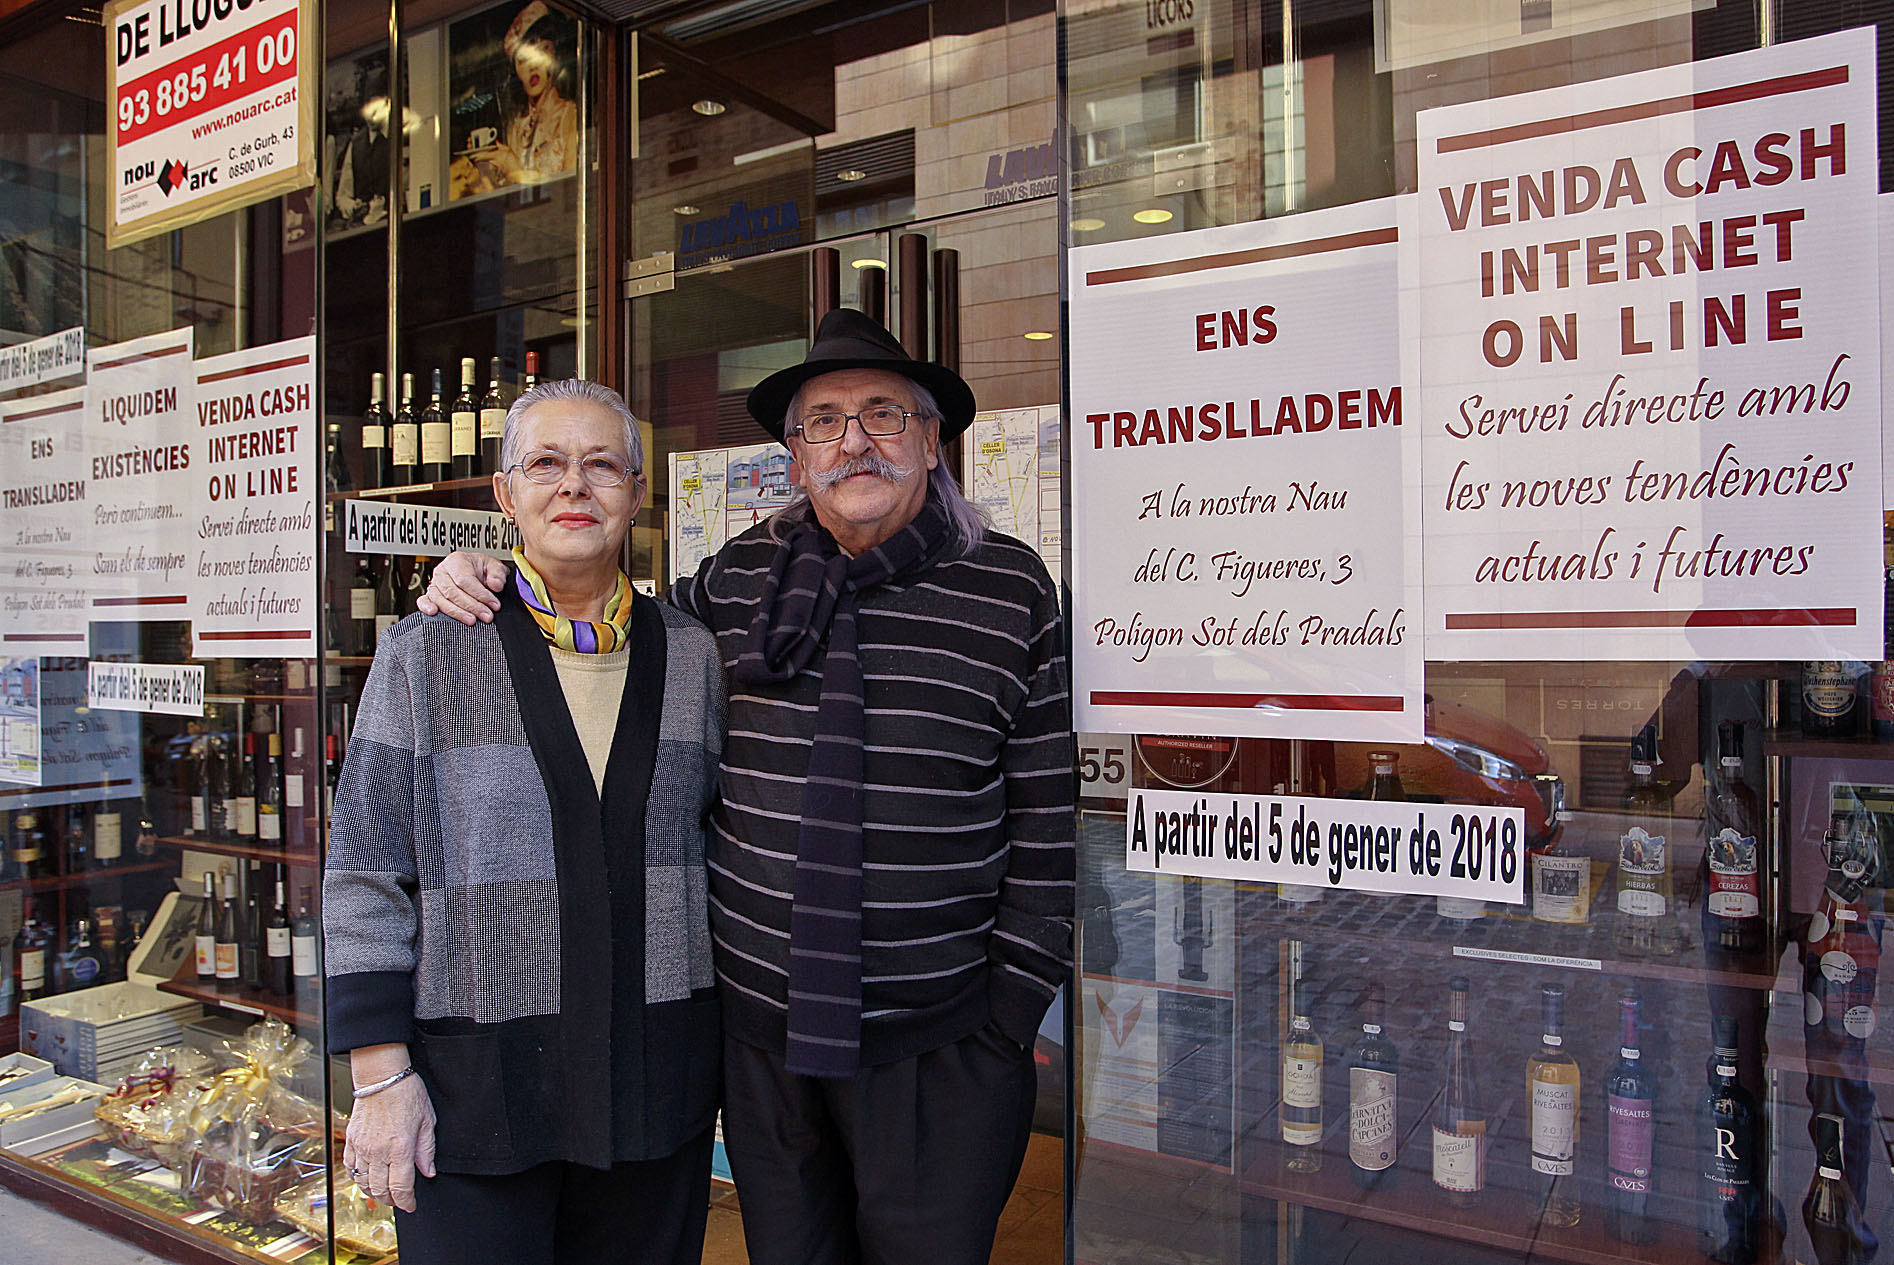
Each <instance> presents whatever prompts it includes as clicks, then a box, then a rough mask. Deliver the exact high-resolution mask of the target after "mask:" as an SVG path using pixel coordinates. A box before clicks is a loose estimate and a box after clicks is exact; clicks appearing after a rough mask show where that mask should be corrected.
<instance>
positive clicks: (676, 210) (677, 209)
mask: <svg viewBox="0 0 1894 1265" xmlns="http://www.w3.org/2000/svg"><path fill="white" fill-rule="evenodd" d="M702 209H703V208H702V207H697V206H692V205H691V204H690V203H688V202H680V203H678V204H677V205H676V206H674V207H672V208H671V214H673V215H695V214H697V213H698V212H699V211H701V210H702Z"/></svg>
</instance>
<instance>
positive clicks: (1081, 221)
mask: <svg viewBox="0 0 1894 1265" xmlns="http://www.w3.org/2000/svg"><path fill="white" fill-rule="evenodd" d="M1103 227H1105V221H1103V220H1101V219H1099V218H1098V217H1097V216H1095V215H1082V216H1080V217H1079V218H1078V219H1076V220H1073V221H1072V229H1073V231H1074V232H1078V233H1090V232H1093V231H1095V230H1097V229H1101V228H1103Z"/></svg>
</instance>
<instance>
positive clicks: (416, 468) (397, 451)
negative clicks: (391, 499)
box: [388, 373, 421, 486]
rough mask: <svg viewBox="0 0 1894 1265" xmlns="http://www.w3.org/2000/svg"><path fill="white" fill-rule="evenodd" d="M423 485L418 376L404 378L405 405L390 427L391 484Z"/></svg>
mask: <svg viewBox="0 0 1894 1265" xmlns="http://www.w3.org/2000/svg"><path fill="white" fill-rule="evenodd" d="M420 481H421V423H420V422H419V421H417V420H416V419H415V416H414V375H413V374H411V373H404V374H402V375H401V404H400V406H399V407H398V408H396V409H395V418H394V421H393V422H392V423H390V424H389V427H388V483H389V485H391V486H398V485H401V484H407V483H419V482H420Z"/></svg>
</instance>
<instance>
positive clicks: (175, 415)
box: [84, 326, 204, 620]
mask: <svg viewBox="0 0 1894 1265" xmlns="http://www.w3.org/2000/svg"><path fill="white" fill-rule="evenodd" d="M193 342H194V340H193V335H192V331H191V328H190V327H189V326H186V327H185V328H183V329H174V330H172V331H170V332H169V333H166V334H149V335H147V336H145V337H144V338H134V339H132V340H131V341H130V342H125V343H116V344H113V345H112V346H109V347H94V348H93V349H92V350H91V351H90V352H89V353H87V356H86V386H85V390H86V404H85V427H84V434H85V441H86V456H87V466H88V477H87V481H86V498H87V500H88V502H89V503H90V505H91V514H90V517H89V518H88V519H87V521H86V527H87V535H86V539H88V540H90V541H92V542H93V564H92V569H93V579H92V584H91V600H92V618H93V619H98V620H162V619H188V618H189V617H190V596H189V590H190V577H189V575H188V573H187V571H186V560H187V558H188V557H189V556H190V555H191V553H192V551H193V546H194V542H195V540H196V531H195V529H194V526H193V523H192V519H193V517H194V514H193V510H194V508H195V507H196V506H197V504H198V502H199V499H200V497H201V495H202V493H203V490H204V484H203V481H202V479H201V478H200V477H198V474H197V472H195V471H194V470H193V469H192V455H193V452H194V449H195V447H196V443H197V438H196V433H195V432H196V430H197V416H196V410H195V408H194V407H193V398H194V396H195V395H196V391H197V379H196V376H195V374H194V373H193V372H192V364H191V349H192V346H193Z"/></svg>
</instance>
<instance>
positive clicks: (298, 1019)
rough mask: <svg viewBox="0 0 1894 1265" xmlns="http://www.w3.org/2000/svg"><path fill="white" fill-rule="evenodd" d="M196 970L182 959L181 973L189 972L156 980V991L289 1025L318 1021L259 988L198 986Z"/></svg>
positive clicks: (293, 1004) (288, 1002)
mask: <svg viewBox="0 0 1894 1265" xmlns="http://www.w3.org/2000/svg"><path fill="white" fill-rule="evenodd" d="M196 969H197V966H196V963H195V962H193V961H191V960H189V959H186V961H185V963H184V972H193V973H190V974H186V973H183V972H181V973H180V974H179V975H178V977H177V978H176V979H169V980H160V981H159V982H158V988H159V989H160V990H161V991H163V992H167V993H175V994H176V995H177V996H179V997H188V998H190V999H191V1000H192V1001H201V1002H203V1003H204V1004H205V1005H206V1006H222V1007H224V1008H225V1009H226V1010H236V1011H241V1012H243V1013H244V1014H249V1015H256V1016H258V1017H259V1018H260V1017H262V1016H264V1015H274V1016H275V1017H276V1018H278V1019H281V1020H283V1021H284V1022H285V1023H288V1024H292V1025H305V1024H313V1023H315V1022H316V1020H317V1018H318V1016H316V1015H313V1014H310V1013H307V1012H305V1011H303V1010H301V1009H299V1008H298V1007H297V1005H296V1003H295V1002H294V1001H291V1000H286V999H284V998H281V997H278V996H277V995H276V994H274V993H266V992H264V991H263V990H262V989H260V988H251V987H249V986H248V985H244V984H239V985H237V986H236V987H235V988H232V989H222V988H215V987H210V986H207V985H204V984H200V983H198V982H197V976H196V975H195V974H194V972H195V971H196Z"/></svg>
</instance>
